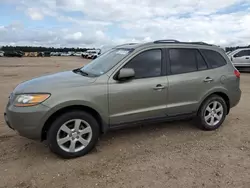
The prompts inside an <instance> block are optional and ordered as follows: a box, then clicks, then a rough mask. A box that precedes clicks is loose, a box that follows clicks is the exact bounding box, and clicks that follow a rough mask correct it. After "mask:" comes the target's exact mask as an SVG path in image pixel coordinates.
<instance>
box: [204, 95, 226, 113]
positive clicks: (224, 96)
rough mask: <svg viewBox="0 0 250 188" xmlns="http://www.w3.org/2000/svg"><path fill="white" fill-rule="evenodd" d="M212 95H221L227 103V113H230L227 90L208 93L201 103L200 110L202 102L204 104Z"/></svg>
mask: <svg viewBox="0 0 250 188" xmlns="http://www.w3.org/2000/svg"><path fill="white" fill-rule="evenodd" d="M212 95H218V96H220V97H221V98H223V99H224V100H225V102H226V105H227V114H229V111H230V99H229V97H228V95H227V94H226V93H225V92H223V91H216V92H211V93H209V94H207V95H206V96H205V97H204V99H203V100H202V102H201V103H200V105H199V110H200V108H201V106H202V104H203V103H204V102H205V101H206V100H207V99H208V98H209V97H211V96H212Z"/></svg>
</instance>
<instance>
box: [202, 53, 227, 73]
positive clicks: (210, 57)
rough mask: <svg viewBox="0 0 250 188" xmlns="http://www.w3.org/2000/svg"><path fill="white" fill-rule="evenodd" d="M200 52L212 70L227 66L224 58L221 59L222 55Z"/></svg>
mask: <svg viewBox="0 0 250 188" xmlns="http://www.w3.org/2000/svg"><path fill="white" fill-rule="evenodd" d="M201 52H202V54H203V55H204V56H205V58H206V60H207V62H208V63H209V64H210V65H211V67H212V68H217V67H221V66H223V65H226V64H227V62H226V60H225V59H224V57H222V55H221V54H219V53H218V52H216V51H213V50H204V49H202V50H201Z"/></svg>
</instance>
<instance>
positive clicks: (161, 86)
mask: <svg viewBox="0 0 250 188" xmlns="http://www.w3.org/2000/svg"><path fill="white" fill-rule="evenodd" d="M162 89H165V86H163V85H161V84H157V85H156V86H155V87H154V90H162Z"/></svg>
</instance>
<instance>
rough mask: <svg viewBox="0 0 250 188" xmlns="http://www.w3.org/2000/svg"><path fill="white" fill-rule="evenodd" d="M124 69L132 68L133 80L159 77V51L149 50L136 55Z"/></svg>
mask: <svg viewBox="0 0 250 188" xmlns="http://www.w3.org/2000/svg"><path fill="white" fill-rule="evenodd" d="M124 68H133V69H134V71H135V78H149V77H156V76H160V75H161V50H158V49H157V50H149V51H145V52H142V53H140V54H138V55H137V56H136V57H134V58H133V59H132V60H131V61H130V62H128V63H127V64H126V65H125V66H124Z"/></svg>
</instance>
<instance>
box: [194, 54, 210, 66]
mask: <svg viewBox="0 0 250 188" xmlns="http://www.w3.org/2000/svg"><path fill="white" fill-rule="evenodd" d="M196 60H197V68H198V70H205V69H207V68H208V67H207V64H206V62H205V60H204V59H203V57H202V56H201V54H200V52H199V51H198V50H196Z"/></svg>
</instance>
